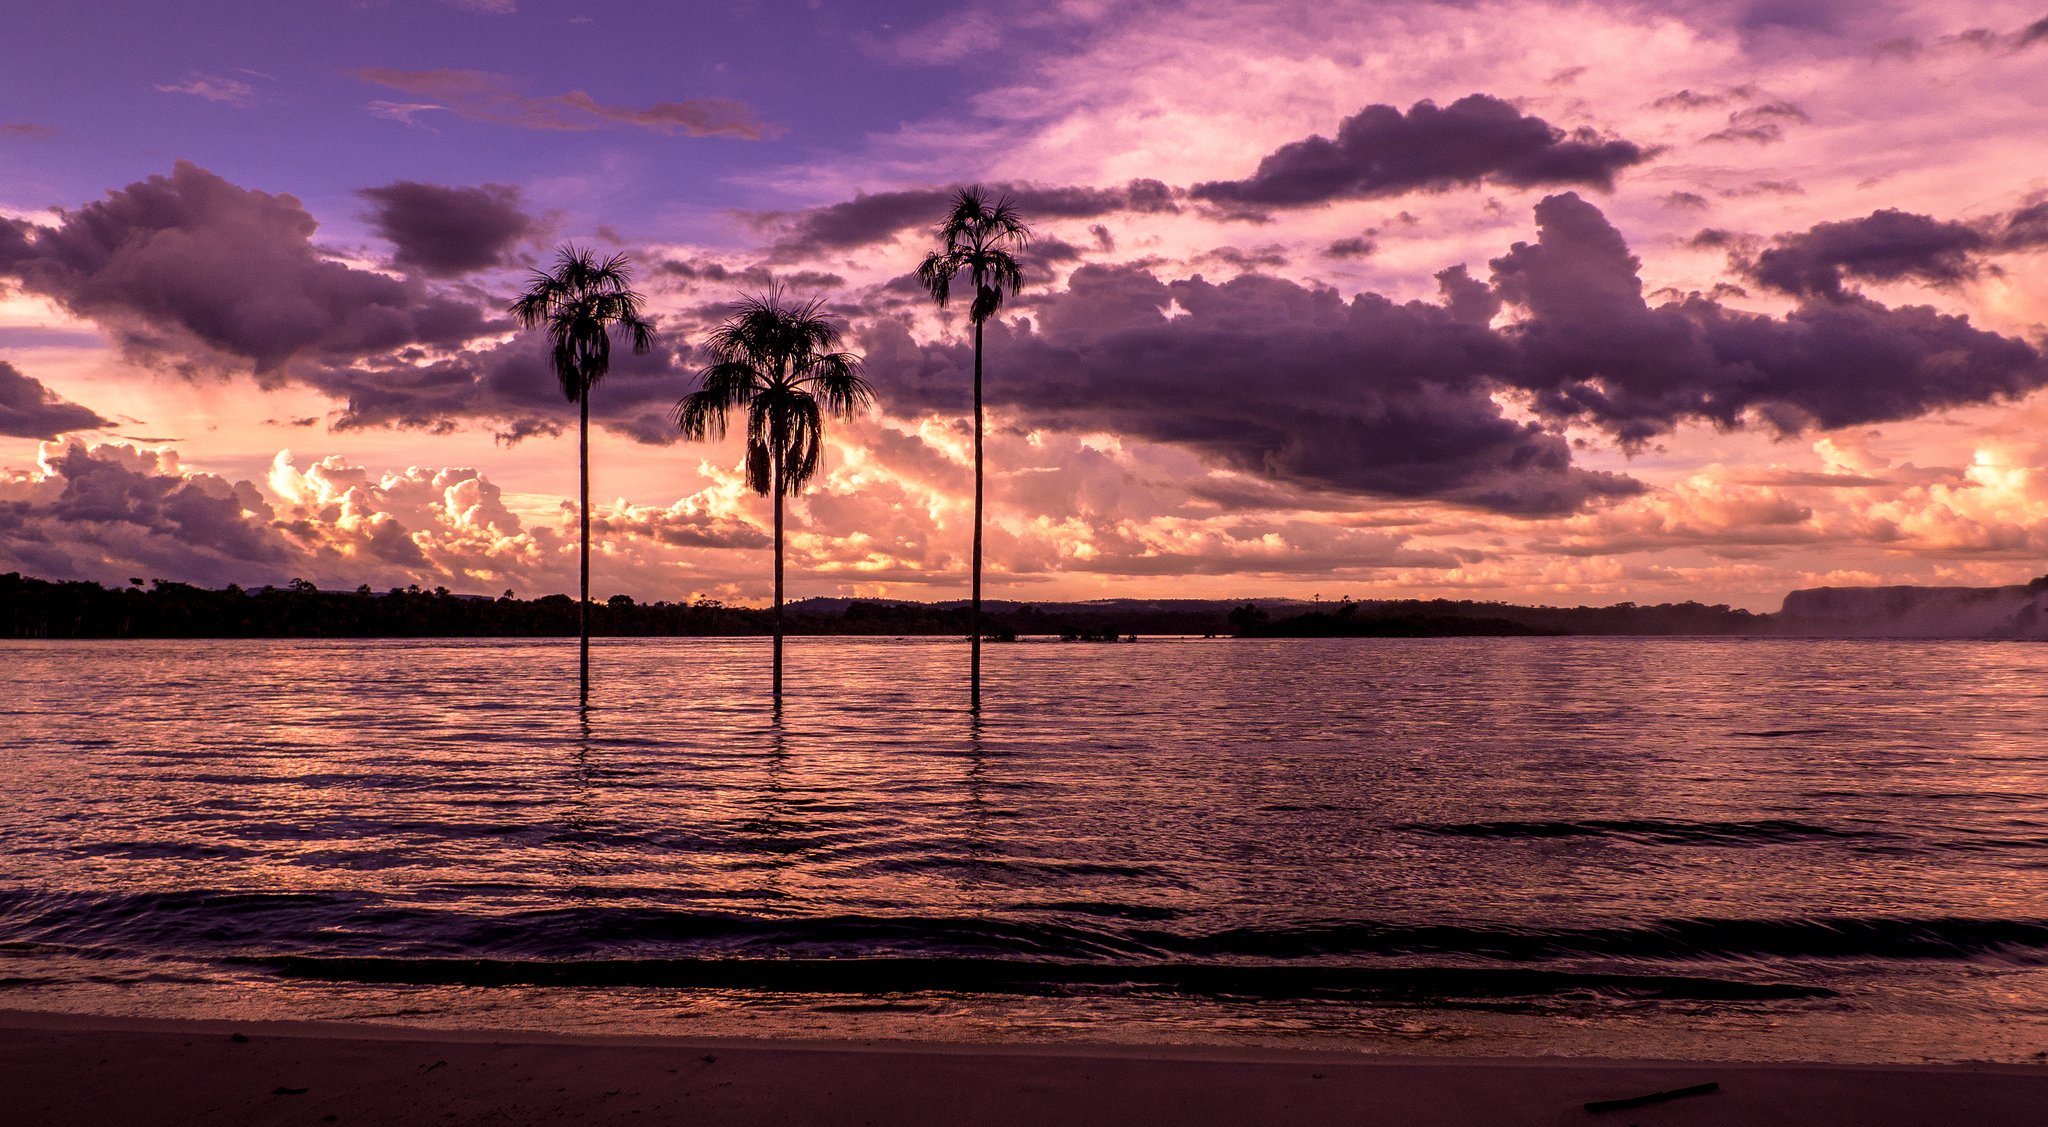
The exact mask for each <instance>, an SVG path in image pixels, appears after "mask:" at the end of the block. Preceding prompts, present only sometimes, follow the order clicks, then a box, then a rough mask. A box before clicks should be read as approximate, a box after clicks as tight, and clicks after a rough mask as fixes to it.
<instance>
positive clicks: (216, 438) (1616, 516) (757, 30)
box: [0, 0, 2048, 608]
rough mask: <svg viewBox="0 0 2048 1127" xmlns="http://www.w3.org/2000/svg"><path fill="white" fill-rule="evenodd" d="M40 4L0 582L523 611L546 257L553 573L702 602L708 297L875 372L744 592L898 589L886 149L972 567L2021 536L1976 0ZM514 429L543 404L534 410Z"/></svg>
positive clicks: (716, 590) (1751, 549) (12, 198)
mask: <svg viewBox="0 0 2048 1127" xmlns="http://www.w3.org/2000/svg"><path fill="white" fill-rule="evenodd" d="M1329 8H1330V6H1329V5H1322V4H1309V3H1301V4H1287V3H1270V4H1254V3H1213V4H1172V5H1169V4H1149V3H1118V2H1114V0H1103V2H1097V3H1069V4H1061V5H1052V6H1042V5H990V6H986V7H982V6H974V5H941V4H922V5H914V4H863V5H843V4H837V3H832V2H831V0H813V2H810V3H790V4H780V3H768V2H763V3H753V4H732V5H725V6H706V5H673V4H628V3H609V4H588V3H585V4H552V3H540V2H536V0H466V2H454V0H449V2H442V0H389V2H384V3H376V2H357V3H349V2H345V0H335V2H318V3H309V4H302V5H289V6H278V5H254V4H247V5H239V4H237V5H229V4H187V5H175V6H145V5H120V6H115V5H90V4H70V5H63V6H45V7H44V8H42V9H37V10H31V11H27V12H23V13H17V14H11V15H10V17H9V34H8V35H7V36H6V37H5V38H4V39H0V570H15V569H18V570H22V571H26V572H29V573H32V574H38V575H43V576H50V577H58V576H78V577H86V578H94V579H101V580H111V581H125V579H126V578H127V577H129V576H145V577H158V576H160V577H163V578H167V579H181V580H189V581H197V582H204V583H210V584H220V583H226V582H230V581H234V582H241V583H244V584H253V583H263V582H281V581H283V580H284V579H286V578H289V577H292V576H304V577H307V578H310V579H313V580H314V581H315V582H318V583H320V584H322V585H323V586H328V585H348V586H353V585H355V584H356V583H359V582H369V583H372V584H374V585H377V586H379V587H382V586H389V585H393V584H401V583H406V582H415V581H416V582H421V583H423V584H428V585H435V584H444V583H445V584H446V585H448V586H450V587H454V588H456V589H458V590H465V591H498V590H502V589H505V588H508V587H509V588H513V589H515V590H518V591H520V592H521V593H522V594H539V593H544V592H547V591H554V590H562V589H566V588H567V587H568V586H569V585H570V583H571V581H572V579H573V573H574V566H575V565H574V552H573V532H572V529H573V521H572V520H571V519H570V514H569V513H568V512H567V511H566V510H565V509H564V505H563V502H564V498H567V497H570V496H573V493H574V486H575V476H574V435H573V429H572V428H573V414H572V412H571V410H570V408H569V406H568V405H566V404H564V403H563V402H562V401H561V397H560V393H559V392H558V391H557V390H556V389H555V388H554V386H553V379H552V377H551V376H550V375H549V374H548V373H547V371H546V369H545V366H544V364H543V363H542V362H541V361H542V358H541V357H540V355H539V354H538V352H537V351H536V349H535V348H534V347H533V342H532V341H530V340H528V339H526V338H523V337H521V336H518V335H516V334H515V333H514V332H513V331H512V328H511V326H510V325H509V323H508V322H507V321H506V320H505V318H504V316H503V313H502V311H503V308H504V306H505V304H506V302H507V301H508V300H509V298H510V297H511V296H512V295H513V294H514V293H515V292H516V291H517V288H518V286H519V283H520V277H521V274H522V272H523V271H524V270H525V269H526V268H528V267H530V266H533V265H537V264H541V263H544V262H545V259H546V256H547V254H548V253H549V250H550V248H551V247H553V246H554V245H555V244H557V243H559V242H561V241H563V240H567V239H574V240H577V241H579V242H584V243H588V244H590V245H593V246H596V247H598V248H600V249H604V250H607V251H610V250H621V251H624V252H626V253H628V254H629V255H631V256H632V258H633V260H634V262H635V263H636V264H637V266H638V268H639V270H640V277H641V281H642V284H643V288H644V289H645V290H646V291H647V292H648V294H649V295H650V298H651V302H652V307H653V309H654V311H655V312H656V313H657V314H658V316H659V318H660V322H661V326H662V328H663V330H664V347H663V349H662V350H660V351H659V352H657V353H656V354H655V355H652V356H650V357H647V358H643V359H639V360H635V361H632V362H628V363H623V364H622V365H621V366H620V367H619V368H618V369H616V370H615V371H614V373H613V374H612V377H611V379H610V380H609V381H608V382H607V383H606V384H604V385H602V386H601V387H600V388H599V390H598V391H597V393H596V395H595V396H594V398H593V405H594V411H595V417H596V418H597V420H598V422H599V425H600V430H599V432H598V439H597V442H598V445H597V453H596V459H595V461H596V466H595V469H594V490H593V496H594V499H595V502H596V503H595V510H596V511H595V513H594V516H595V518H596V519H597V522H598V525H599V527H600V528H601V529H602V530H603V534H602V535H603V542H602V544H601V546H600V547H601V551H600V554H599V557H598V560H597V564H596V577H595V586H596V588H597V589H598V590H599V591H600V593H604V594H608V593H610V592H612V591H625V592H628V593H632V594H634V595H637V596H639V597H642V598H681V597H687V596H690V595H693V594H704V595H712V596H717V597H722V598H727V599H735V600H746V601H752V600H758V599H760V598H761V597H763V595H764V594H765V587H766V583H765V580H766V577H767V574H768V572H767V564H766V560H765V558H764V553H763V552H762V551H761V550H760V549H761V545H762V543H763V534H762V529H763V526H764V524H765V520H766V508H765V505H764V504H763V503H762V502H761V501H760V500H758V499H756V498H753V497H751V496H749V495H747V494H746V493H745V492H744V491H743V490H742V488H741V484H740V475H739V473H738V469H737V467H738V462H739V456H738V449H737V442H736V441H735V442H729V443H725V444H711V445H692V444H684V443H680V442H676V441H673V436H672V435H671V434H670V433H669V431H668V429H667V426H666V424H665V422H664V415H665V413H666V411H667V409H668V408H669V407H670V405H672V404H673V402H674V401H675V399H676V398H678V397H679V396H680V395H682V394H684V393H686V392H687V391H689V390H690V388H691V380H692V372H693V371H694V369H695V367H696V366H697V365H698V364H700V363H701V354H700V353H698V352H697V351H696V349H695V347H694V346H695V344H696V342H697V341H698V340H699V339H700V338H701V336H702V331H703V329H704V327H705V326H706V325H707V324H708V323H709V322H710V321H712V320H714V319H715V318H716V317H717V316H718V315H719V313H720V311H721V308H722V304H723V303H725V302H728V301H730V300H731V299H732V298H733V297H734V296H736V295H737V294H739V293H740V292H742V291H750V290H754V289H758V288H760V287H761V286H763V285H766V284H768V283H770V282H771V281H780V282H782V283H783V284H785V285H786V286H788V287H790V288H791V289H792V290H794V291H796V292H798V293H800V294H805V295H809V294H817V295H820V296H823V297H825V298H826V299H827V300H828V301H829V302H830V303H831V305H832V308H833V310H834V312H835V314H836V315H838V316H840V317H842V318H843V319H844V320H845V321H846V323H847V324H848V326H849V328H850V330H851V340H852V342H853V344H854V345H855V346H856V347H858V348H859V349H860V350H862V351H863V352H865V353H866V354H867V356H868V358H869V365H870V376H871V378H872V380H873V382H874V383H875V384H876V386H877V388H878V390H879V392H880V394H881V397H882V410H881V412H880V413H878V414H877V415H875V416H873V417H871V418H869V419H866V420H863V421H861V422H858V423H854V424H848V425H842V426H841V427H840V428H839V429H838V430H837V431H836V432H835V433H834V436H833V438H832V440H831V442H830V443H829V446H828V456H827V469H826V472H825V474H824V475H823V476H822V477H821V479H820V482H819V484H818V486H817V487H816V488H815V489H814V490H813V491H812V493H811V494H809V495H808V496H807V497H806V498H804V499H803V500H802V501H801V502H800V503H799V504H797V505H796V506H795V508H794V515H793V521H792V527H793V529H794V530H795V535H794V538H793V540H792V545H791V557H790V574H791V581H792V589H793V591H794V592H795V593H797V594H799V595H803V594H874V595H894V596H903V597H913V598H945V597H955V596H957V595H958V594H959V593H960V592H961V590H962V589H963V587H964V567H963V562H964V556H965V552H966V548H967V545H968V539H967V538H968V528H967V516H968V508H967V504H966V501H967V489H968V481H969V479H968V476H967V470H966V465H965V457H966V451H967V445H966V439H965V435H964V433H963V431H962V426H963V414H964V410H965V407H966V401H967V399H966V387H967V384H966V373H965V367H964V365H965V357H966V352H965V350H964V348H963V347H962V342H963V340H964V333H963V331H962V330H963V328H964V326H963V324H962V322H961V321H960V319H959V317H958V316H957V314H949V315H945V316H941V315H939V314H938V313H937V312H936V311H934V310H933V309H932V308H930V305H929V302H928V301H926V300H924V299H921V298H920V297H919V295H918V294H917V293H916V291H915V290H914V287H912V286H910V285H908V284H906V283H907V279H906V277H905V275H906V274H907V272H908V271H909V270H910V269H911V268H912V267H914V265H915V264H916V262H917V259H918V257H919V256H920V255H921V253H922V252H923V250H924V249H925V248H926V245H927V242H928V237H927V235H926V233H925V232H926V230H927V229H928V226H929V224H930V223H932V222H933V221H934V220H935V219H936V218H937V217H938V215H939V213H940V211H941V209H942V208H943V205H944V199H945V195H946V192H947V190H948V189H949V188H950V187H952V186H954V185H957V184H961V183H972V182H980V183H985V184H990V185H997V186H1000V187H1002V188H1003V189H1005V190H1007V191H1009V192H1010V193H1011V194H1012V195H1013V196H1014V197H1015V198H1016V200H1017V202H1018V203H1019V205H1020V206H1021V207H1022V208H1023V209H1024V210H1025V212H1026V214H1027V217H1028V218H1030V219H1031V220H1032V221H1033V222H1034V226H1035V229H1036V231H1037V234H1038V238H1037V240H1036V242H1035V244H1034V247H1033V252H1032V257H1031V263H1030V271H1031V273H1030V277H1031V285H1030V286H1029V287H1028V288H1027V290H1026V293H1025V295H1024V297H1023V298H1022V299H1021V300H1019V301H1018V302H1017V303H1015V304H1014V306H1013V307H1012V308H1011V309H1010V310H1009V311H1007V313H1006V315H1005V317H1004V319H1003V320H1002V323H1000V324H997V325H994V326H991V328H990V332H989V347H990V369H989V396H990V402H991V405H992V408H993V411H994V415H993V418H994V423H995V426H994V433H993V435H992V439H991V450H990V458H991V467H992V477H991V482H990V489H991V496H992V499H993V506H994V507H993V511H992V526H991V533H990V560H991V589H992V593H994V594H996V595H998V596H1007V597H1020V598H1036V599H1051V598H1086V597H1095V596H1103V595H1143V594H1174V595H1204V596H1215V597H1237V596H1245V595H1253V594H1298V595H1309V594H1318V593H1319V594H1323V595H1331V596H1334V595H1343V594H1349V595H1352V596H1354V597H1372V596H1409V595H1420V596H1435V595H1446V596H1451V597H1461V598H1503V599H1513V600H1519V601H1540V602H1566V603H1576V602H1612V601H1617V600H1621V599H1634V600H1636V601H1639V602H1656V601H1664V600H1668V599H1676V598H1693V597H1696V598H1701V599H1704V600H1707V601H1727V602H1732V603H1736V604H1739V605H1745V606H1751V607H1758V608H1769V607H1772V606H1774V605H1775V603H1776V600H1777V598H1778V596H1779V595H1780V594H1782V592H1783V591H1784V590H1786V589H1788V588H1792V587H1798V586H1810V585H1815V584H1821V583H1878V582H1941V583H2000V582H2015V581H2021V580H2024V579H2027V578H2030V577H2031V576H2033V575H2036V574H2039V573H2040V572H2041V571H2042V570H2043V568H2042V557H2043V555H2044V547H2048V532H2044V529H2043V525H2042V521H2041V514H2042V512H2043V510H2044V506H2048V474H2044V470H2043V466H2044V458H2048V446H2044V443H2043V442H2042V441H2041V440H2040V439H2039V438H2037V437H2036V436H2037V435H2039V434H2041V433H2043V427H2042V426H2041V423H2043V422H2044V421H2048V397H2044V395H2043V393H2042V392H2041V391H2040V390H2039V389H2040V388H2041V387H2042V386H2043V385H2044V384H2048V354H2044V352H2043V351H2042V347H2043V346H2042V344H2041V337H2042V330H2041V324H2042V322H2043V320H2044V319H2048V316H2044V300H2043V298H2042V296H2041V286H2040V285H2038V282H2039V280H2040V277H2041V266H2042V263H2043V253H2044V248H2048V202H2044V201H2048V173H2044V172H2042V171H2041V169H2040V163H2039V160H2038V157H2037V153H2038V141H2037V137H2038V132H2039V129H2038V123H2039V122H2040V121H2041V120H2042V117H2043V109H2044V106H2043V103H2044V102H2048V71H2044V66H2048V22H2043V19H2044V17H2048V10H2043V9H2039V8H2032V7H2028V6H2026V5H2016V4H2005V3H1945V4H1940V5H1936V4H1932V3H1918V4H1906V3H1900V4H1878V5H1871V4H1858V5H1849V4H1829V3H1822V2H1787V3H1776V4H1771V3H1748V4H1742V3H1708V2H1698V3H1679V4H1663V5H1635V4H1602V3H1576V4H1552V3H1542V2H1528V0H1513V2H1506V3H1461V4H1425V3H1382V4H1373V5H1350V6H1340V10H1339V11H1336V12H1332V11H1330V10H1329ZM565 428H569V429H565Z"/></svg>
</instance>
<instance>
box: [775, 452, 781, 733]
mask: <svg viewBox="0 0 2048 1127" xmlns="http://www.w3.org/2000/svg"><path fill="white" fill-rule="evenodd" d="M775 710H776V711H777V712H780V711H782V443H781V440H780V439H779V438H778V439H777V441H776V446H775Z"/></svg>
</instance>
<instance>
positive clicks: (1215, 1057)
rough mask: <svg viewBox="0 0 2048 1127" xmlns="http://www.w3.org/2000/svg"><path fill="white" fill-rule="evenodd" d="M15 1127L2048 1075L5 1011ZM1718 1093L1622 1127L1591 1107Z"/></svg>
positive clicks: (765, 1112) (1706, 1102)
mask: <svg viewBox="0 0 2048 1127" xmlns="http://www.w3.org/2000/svg"><path fill="white" fill-rule="evenodd" d="M0 1080H4V1082H5V1083H6V1084H7V1086H8V1088H9V1089H10V1090H11V1091H12V1093H13V1097H12V1099H11V1101H10V1103H11V1104H12V1109H11V1114H19V1115H20V1116H22V1118H18V1119H16V1118H10V1119H9V1122H10V1123H20V1124H23V1125H30V1124H51V1125H56V1124H79V1125H93V1124H109V1125H112V1124H123V1125H126V1124H134V1123H145V1122H147V1123H206V1124H221V1125H233V1124H243V1123H247V1124H258V1123H263V1124H269V1123H323V1122H332V1123H378V1124H388V1123H450V1122H456V1123H467V1122H490V1123H497V1124H549V1123H564V1124H567V1123H577V1124H602V1123H628V1122H631V1123H664V1122H677V1123H691V1124H714V1125H715V1124H757V1123H758V1124H767V1123H818V1124H828V1123H830V1124H837V1123H876V1124H903V1125H916V1124H932V1125H934V1127H936V1125H938V1124H959V1123H970V1122H972V1123H980V1124H1020V1125H1021V1124H1037V1123H1047V1124H1052V1123H1058V1124H1069V1123H1071V1124H1094V1123H1101V1124H1130V1123H1155V1122H1156V1123H1174V1124H1182V1125H1188V1127H1207V1125H1210V1124H1215V1125H1222V1124H1236V1123H1262V1122H1275V1123H1287V1124H1290V1125H1298V1127H1307V1125H1312V1124H1322V1123H1330V1124H1337V1123H1345V1124H1358V1123H1381V1122H1384V1123H1388V1124H1404V1125H1405V1124H1414V1125H1420V1127H1428V1125H1433V1124H1442V1125H1446V1127H1448V1125H1453V1124H1488V1125H1502V1127H1514V1125H1518V1124H1528V1125H1531V1127H1535V1125H1546V1127H1547V1125H1553V1124H1558V1123H1576V1122H1586V1123H1612V1124H1636V1125H1639V1127H1648V1125H1652V1124H1707V1123H1715V1124H1732V1123H1740V1124H1758V1125H1774V1124H1787V1125H1790V1124H1798V1123H1816V1122H1843V1123H1851V1122H1853V1123H1859V1124H1869V1125H1876V1127H1886V1125H1893V1124H1899V1125H1905V1124H1947V1123H1970V1124H1972V1125H1973V1127H1999V1125H2003V1124H2013V1125H2014V1127H2019V1125H2021V1124H2036V1123H2038V1122H2040V1119H2041V1109H2042V1108H2043V1107H2048V1065H2044V1066H2037V1065H2020V1064H1942V1065H1927V1064H1918V1065H1915V1064H1874V1065H1857V1064H1786V1063H1749V1062H1718V1061H1670V1060H1631V1059H1625V1058H1615V1059H1594V1058H1578V1057H1534V1058H1507V1057H1500V1058H1490V1057H1414V1056H1387V1055H1372V1054H1365V1053H1347V1052H1341V1051H1331V1050H1313V1049H1299V1050H1297V1049H1260V1048H1244V1047H1233V1046H1206V1047H1205V1046H1189V1045H1172V1046H1132V1045H1110V1044H1105V1045H1095V1044H1075V1043H1063V1044H1037V1043H1009V1044H982V1043H964V1042H911V1041H858V1040H856V1041H796V1040H745V1039H737V1038H713V1037H701V1038H700V1037H687V1036H664V1035H605V1034H584V1033H549V1032H544V1031H518V1032H513V1031H507V1030H453V1029H424V1028H416V1027H410V1026H400V1025H379V1024H355V1023H346V1022H277V1021H265V1022H236V1021H226V1020H218V1019H207V1020H181V1019H176V1018H114V1017H104V1016H99V1015H86V1014H72V1013H55V1012H43V1011H25V1010H0ZM1708 1082H1711V1083H1714V1084H1717V1085H1718V1086H1719V1087H1718V1090H1716V1091H1713V1092H1709V1093H1705V1094H1700V1095H1694V1096H1688V1097H1684V1098H1679V1099H1673V1100H1670V1101H1668V1102H1664V1103H1657V1104H1652V1105H1648V1106H1643V1107H1638V1108H1633V1109H1628V1110H1626V1111H1613V1112H1605V1113H1598V1112H1588V1111H1587V1110H1586V1109H1585V1104H1586V1103H1588V1102H1591V1101H1600V1100H1614V1099H1625V1098H1628V1097H1632V1096H1640V1095H1645V1094H1648V1093H1652V1092H1662V1091H1668V1090H1671V1089H1676V1088H1684V1087H1688V1086H1692V1085H1698V1084H1703V1083H1708Z"/></svg>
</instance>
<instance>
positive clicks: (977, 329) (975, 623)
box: [967, 321, 982, 712]
mask: <svg viewBox="0 0 2048 1127" xmlns="http://www.w3.org/2000/svg"><path fill="white" fill-rule="evenodd" d="M981 429H982V422H981V322H980V321H976V322H975V323H974V590H973V603H974V610H973V612H972V614H970V615H969V616H968V625H969V629H970V630H971V631H972V633H971V634H970V636H969V638H968V653H969V655H970V656H969V657H968V659H967V660H968V672H967V684H968V689H967V708H968V711H970V712H980V711H981Z"/></svg>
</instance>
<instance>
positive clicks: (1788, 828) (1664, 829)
mask: <svg viewBox="0 0 2048 1127" xmlns="http://www.w3.org/2000/svg"><path fill="white" fill-rule="evenodd" d="M1395 828H1396V829H1398V830H1401V831H1403V832H1406V833H1413V834H1423V835H1426V836H1429V837H1479V838H1509V839H1512V838H1570V837H1590V838H1608V839H1614V840H1620V841H1633V842H1640V843H1643V844H1646V845H1717V846H1735V845H1778V844H1785V843H1789V842H1796V841H1857V840H1865V841H1875V840H1885V839H1889V838H1891V837H1892V835H1891V834H1887V833H1883V832H1881V831H1877V830H1860V829H1849V828H1845V827H1841V826H1825V825H1819V824H1816V823H1813V822H1800V821H1794V820H1791V819H1787V818H1755V819H1748V820H1742V821H1726V822H1694V821H1681V820H1675V819H1656V818H1581V819H1573V820H1558V821H1549V820H1528V821H1522V820H1502V821H1493V822H1405V823H1402V824H1401V825H1399V826H1396V827H1395Z"/></svg>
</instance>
